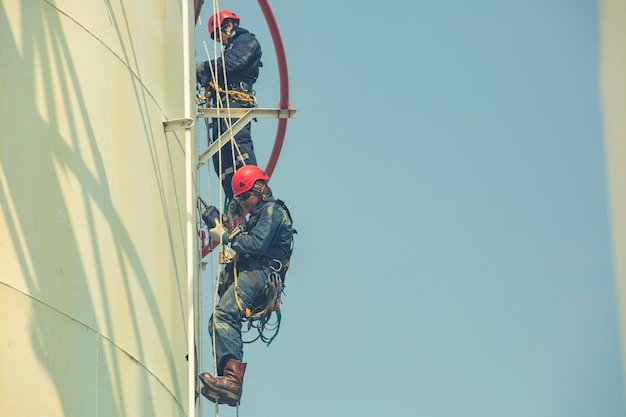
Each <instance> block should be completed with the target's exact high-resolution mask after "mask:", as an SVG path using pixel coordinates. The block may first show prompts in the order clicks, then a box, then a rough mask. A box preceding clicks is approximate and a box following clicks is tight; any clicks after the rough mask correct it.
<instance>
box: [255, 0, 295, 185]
mask: <svg viewBox="0 0 626 417" xmlns="http://www.w3.org/2000/svg"><path fill="white" fill-rule="evenodd" d="M258 3H259V7H260V8H261V11H262V12H263V16H265V21H266V22H267V26H268V28H269V30H270V35H271V36H272V42H274V51H276V60H277V61H278V78H279V80H280V101H279V102H278V108H279V109H288V108H289V75H288V74H287V58H285V48H284V46H283V40H282V38H281V37H280V30H279V29H278V24H277V23H276V19H275V18H274V13H272V8H271V7H270V5H269V3H268V2H267V0H258ZM287 120H288V119H278V128H277V130H276V139H275V140H274V148H273V149H272V153H271V155H270V159H269V161H268V162H267V167H266V168H265V173H266V174H267V175H269V176H270V177H271V176H272V173H273V172H274V168H275V167H276V162H278V157H279V156H280V150H281V149H282V147H283V141H284V139H285V132H286V131H287Z"/></svg>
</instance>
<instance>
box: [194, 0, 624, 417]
mask: <svg viewBox="0 0 626 417" xmlns="http://www.w3.org/2000/svg"><path fill="white" fill-rule="evenodd" d="M271 4H272V7H273V10H274V14H275V16H276V20H277V21H278V24H279V26H280V29H281V32H282V35H283V41H284V44H285V49H286V53H287V59H288V65H289V75H290V91H291V99H290V101H291V105H292V107H294V108H296V109H297V110H298V117H297V119H295V120H291V121H290V122H289V123H288V128H287V136H286V139H285V145H284V147H283V152H282V154H281V158H280V160H279V162H278V165H277V167H276V170H275V171H274V175H273V177H272V180H271V182H270V185H271V186H272V189H273V190H274V193H275V195H276V196H277V197H278V198H281V199H283V200H285V201H286V202H287V204H288V205H289V206H290V207H291V211H292V214H293V217H294V220H295V226H296V228H297V230H298V232H299V233H298V235H297V236H296V246H295V253H294V256H293V258H292V267H291V269H290V270H289V273H288V276H287V289H286V296H285V297H284V298H283V301H284V304H283V308H282V309H283V322H282V328H281V330H280V333H279V335H278V337H277V339H276V340H275V341H274V343H273V344H272V345H271V346H270V347H266V346H265V345H264V344H263V343H262V342H256V343H255V344H252V345H247V346H246V348H245V349H246V350H245V356H244V361H246V362H248V369H247V373H246V376H245V382H244V393H243V399H242V405H241V406H240V415H241V416H272V417H296V416H297V417H320V416H341V417H380V416H424V417H503V416H506V417H596V416H597V417H624V416H626V402H625V401H624V400H625V399H624V382H623V375H622V372H621V369H622V365H621V358H620V350H619V339H618V323H617V306H616V296H615V291H614V282H613V278H612V272H613V271H612V265H611V249H610V230H609V224H608V207H607V195H606V184H605V165H604V156H603V152H604V147H603V139H602V118H601V108H600V102H599V91H598V61H597V56H598V16H597V13H598V10H597V9H598V5H597V3H596V2H595V1H591V0H476V1H466V0H450V1H431V0H429V1H425V0H415V1H406V0H405V1H399V0H392V1H387V2H373V1H366V0H361V1H355V0H346V1H336V0H335V1H331V0H318V1H273V2H271ZM220 7H221V8H222V9H231V10H233V11H234V12H235V13H237V14H238V15H239V16H240V17H241V26H242V27H244V28H246V29H249V30H250V31H252V32H253V33H255V34H256V35H257V36H258V38H259V40H260V42H261V44H262V46H263V50H264V60H263V61H264V64H265V66H264V67H263V68H262V70H261V75H260V78H259V81H258V82H257V84H256V85H255V89H256V91H257V95H258V98H259V105H260V107H275V106H276V105H277V103H278V76H277V69H276V60H275V56H274V50H273V47H272V42H271V38H270V37H269V32H268V30H267V27H266V25H265V21H264V19H263V16H262V13H261V12H260V9H259V8H258V5H257V2H256V1H252V0H248V1H245V2H244V1H226V0H223V1H221V2H220ZM210 11H211V2H210V1H208V0H207V1H206V4H205V6H204V12H203V14H202V24H203V25H206V22H207V19H208V16H209V14H210ZM204 32H205V36H206V26H204ZM199 33H200V32H198V37H199V36H200V35H199ZM209 40H210V39H209ZM200 41H201V39H200V38H199V39H198V45H200ZM209 49H210V50H211V51H212V45H209ZM198 57H199V59H200V60H204V59H206V55H205V54H204V51H203V49H202V48H201V47H200V46H199V47H198ZM275 127H276V122H275V121H273V120H263V119H260V120H259V121H258V122H257V123H255V124H254V125H253V139H254V141H255V147H256V150H257V156H258V158H259V159H260V160H261V161H263V163H262V164H261V165H262V166H264V164H265V161H267V158H268V156H269V152H270V150H271V146H272V143H273V139H274V135H275ZM211 174H212V175H213V173H212V171H211ZM212 180H213V183H214V184H216V181H215V178H214V177H213V179H212ZM207 279H208V278H207ZM204 295H205V303H210V299H209V295H207V294H206V293H205V294H204ZM202 327H203V329H206V322H205V323H203V325H202ZM205 342H206V340H205ZM208 354H209V350H208V345H205V355H208ZM203 401H204V404H205V415H213V411H214V409H213V408H212V407H211V406H212V404H210V403H209V402H208V401H206V400H203ZM220 415H221V416H234V415H235V410H234V409H232V408H229V407H221V408H220Z"/></svg>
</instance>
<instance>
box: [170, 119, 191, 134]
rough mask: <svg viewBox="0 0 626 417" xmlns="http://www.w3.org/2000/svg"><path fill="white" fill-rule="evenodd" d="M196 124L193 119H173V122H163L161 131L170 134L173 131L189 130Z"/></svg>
mask: <svg viewBox="0 0 626 417" xmlns="http://www.w3.org/2000/svg"><path fill="white" fill-rule="evenodd" d="M194 124H196V121H195V120H194V119H173V120H165V121H164V122H163V129H165V131H166V132H172V131H174V130H183V129H189V128H191V127H193V125H194Z"/></svg>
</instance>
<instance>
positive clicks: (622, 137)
mask: <svg viewBox="0 0 626 417" xmlns="http://www.w3.org/2000/svg"><path fill="white" fill-rule="evenodd" d="M624 22H626V1H624V0H602V1H600V85H601V93H602V107H603V115H604V131H605V153H606V165H607V178H608V189H609V195H610V211H611V216H610V217H611V231H612V239H613V265H614V269H615V279H616V289H617V301H618V303H619V311H620V313H619V314H620V327H621V338H622V352H623V353H622V361H623V363H624V364H625V368H624V374H625V375H626V256H625V255H626V117H625V110H626V76H625V75H624V74H626V24H624Z"/></svg>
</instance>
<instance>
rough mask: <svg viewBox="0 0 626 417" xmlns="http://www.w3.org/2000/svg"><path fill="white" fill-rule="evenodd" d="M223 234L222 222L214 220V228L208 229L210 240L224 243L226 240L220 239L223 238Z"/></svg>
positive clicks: (224, 231) (224, 229)
mask: <svg viewBox="0 0 626 417" xmlns="http://www.w3.org/2000/svg"><path fill="white" fill-rule="evenodd" d="M225 233H226V228H225V227H224V225H223V224H222V222H221V221H219V219H215V227H213V228H212V229H209V236H210V237H211V240H213V241H214V242H221V241H226V239H222V236H224V234H225Z"/></svg>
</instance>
